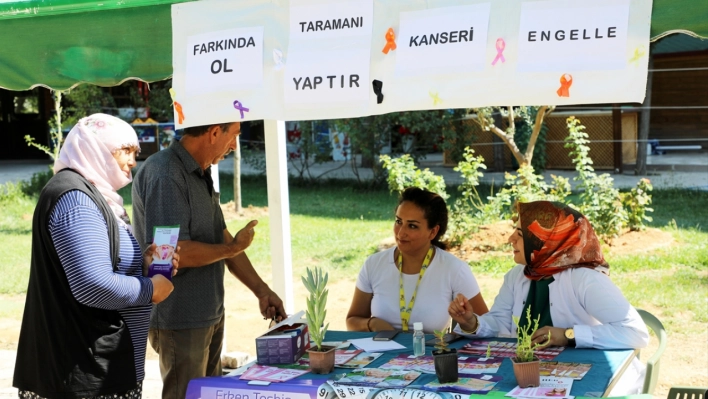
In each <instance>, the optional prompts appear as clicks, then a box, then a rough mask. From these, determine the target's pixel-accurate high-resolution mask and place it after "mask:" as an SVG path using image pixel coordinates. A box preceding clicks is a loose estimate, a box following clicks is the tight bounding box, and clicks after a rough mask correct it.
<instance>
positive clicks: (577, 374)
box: [541, 362, 592, 380]
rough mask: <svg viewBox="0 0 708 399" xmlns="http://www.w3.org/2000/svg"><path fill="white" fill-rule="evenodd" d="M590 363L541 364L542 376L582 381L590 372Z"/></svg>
mask: <svg viewBox="0 0 708 399" xmlns="http://www.w3.org/2000/svg"><path fill="white" fill-rule="evenodd" d="M590 367H592V364H590V363H564V362H541V376H552V377H565V378H572V379H574V380H582V379H583V377H585V374H587V373H588V371H590Z"/></svg>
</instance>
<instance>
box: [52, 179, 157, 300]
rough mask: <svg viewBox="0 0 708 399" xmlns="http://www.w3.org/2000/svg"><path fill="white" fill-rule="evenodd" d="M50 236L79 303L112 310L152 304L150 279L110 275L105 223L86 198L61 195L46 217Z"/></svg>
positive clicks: (76, 193)
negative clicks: (47, 217)
mask: <svg viewBox="0 0 708 399" xmlns="http://www.w3.org/2000/svg"><path fill="white" fill-rule="evenodd" d="M49 234H50V236H51V238H52V242H53V243H54V247H55V248H56V250H57V254H58V255H59V260H60V261H61V264H62V266H63V267H64V272H65V273H66V277H67V279H68V280H69V287H70V289H71V293H72V294H73V295H74V298H76V300H77V301H79V303H81V304H84V305H86V306H91V307H95V308H100V309H112V310H114V309H122V308H125V307H129V306H138V305H147V304H150V303H151V301H152V282H151V281H150V279H148V278H146V277H142V276H140V277H130V276H125V275H121V274H118V273H115V272H114V271H113V267H112V266H111V256H110V246H109V242H108V233H107V226H106V221H105V219H104V218H103V214H102V213H101V211H100V210H99V209H98V206H97V205H96V204H95V203H94V202H93V201H92V200H91V199H90V198H89V196H88V195H86V194H85V193H83V192H81V191H70V192H68V193H67V194H64V195H63V196H62V197H61V198H60V199H59V201H58V202H57V204H56V206H55V207H54V209H53V211H52V214H51V215H50V217H49Z"/></svg>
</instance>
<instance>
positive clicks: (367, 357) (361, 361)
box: [337, 352, 383, 369]
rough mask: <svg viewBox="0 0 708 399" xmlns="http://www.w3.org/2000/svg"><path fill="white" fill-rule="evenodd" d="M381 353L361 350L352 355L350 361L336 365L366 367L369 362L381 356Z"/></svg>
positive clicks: (351, 367)
mask: <svg viewBox="0 0 708 399" xmlns="http://www.w3.org/2000/svg"><path fill="white" fill-rule="evenodd" d="M381 355H383V353H372V352H361V353H360V354H358V355H356V356H354V357H353V358H352V359H351V360H350V361H348V362H346V363H344V364H340V365H338V366H337V367H339V368H347V369H358V368H362V367H366V366H368V365H369V364H371V362H373V361H374V360H376V359H378V358H379V357H381Z"/></svg>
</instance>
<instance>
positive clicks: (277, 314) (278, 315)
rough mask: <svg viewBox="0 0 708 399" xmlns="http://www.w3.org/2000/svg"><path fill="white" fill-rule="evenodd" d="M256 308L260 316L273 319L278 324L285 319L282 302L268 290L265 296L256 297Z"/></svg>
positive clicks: (285, 314)
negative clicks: (258, 308)
mask: <svg viewBox="0 0 708 399" xmlns="http://www.w3.org/2000/svg"><path fill="white" fill-rule="evenodd" d="M258 306H259V307H260V309H261V315H263V317H264V318H266V319H275V321H278V322H279V321H281V320H283V319H284V318H286V317H287V313H285V308H283V301H282V300H281V299H280V297H278V294H276V293H275V292H273V290H271V289H270V288H269V289H268V291H267V292H266V293H265V294H262V295H259V296H258Z"/></svg>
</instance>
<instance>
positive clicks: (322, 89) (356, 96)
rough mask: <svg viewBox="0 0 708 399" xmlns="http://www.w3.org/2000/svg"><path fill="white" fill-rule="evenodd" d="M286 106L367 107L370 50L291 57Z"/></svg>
mask: <svg viewBox="0 0 708 399" xmlns="http://www.w3.org/2000/svg"><path fill="white" fill-rule="evenodd" d="M286 76H287V78H286V80H285V102H286V103H288V104H289V105H294V106H295V107H300V106H306V105H312V104H320V105H321V106H324V107H327V106H336V105H338V104H339V103H346V102H358V103H363V104H366V103H367V100H368V99H369V90H370V89H369V85H370V83H369V49H365V48H360V49H353V50H351V49H338V50H330V51H328V52H327V56H326V57H322V53H321V52H318V51H297V52H295V53H290V57H289V59H288V69H287V73H286Z"/></svg>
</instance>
